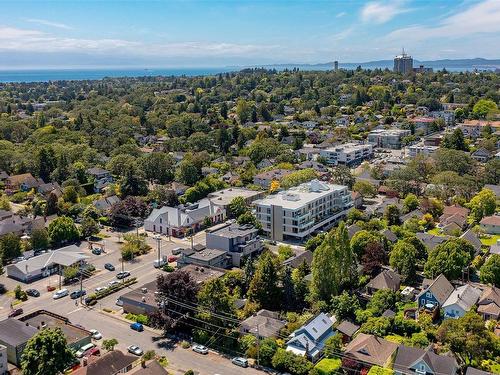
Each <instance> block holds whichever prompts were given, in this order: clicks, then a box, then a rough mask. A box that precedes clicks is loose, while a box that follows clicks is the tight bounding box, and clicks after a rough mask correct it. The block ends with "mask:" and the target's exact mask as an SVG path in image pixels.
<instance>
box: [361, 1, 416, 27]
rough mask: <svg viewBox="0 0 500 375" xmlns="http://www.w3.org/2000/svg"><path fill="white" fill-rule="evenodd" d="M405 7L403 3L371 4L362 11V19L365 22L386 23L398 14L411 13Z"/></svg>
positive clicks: (378, 2)
mask: <svg viewBox="0 0 500 375" xmlns="http://www.w3.org/2000/svg"><path fill="white" fill-rule="evenodd" d="M403 5H404V4H403V1H392V2H380V1H374V2H370V3H367V4H366V5H365V6H364V7H363V9H361V19H362V20H363V21H364V22H374V23H378V24H382V23H386V22H388V21H390V20H391V19H393V18H394V17H395V16H397V15H398V14H401V13H405V12H408V11H409V9H406V8H405V7H404V6H403Z"/></svg>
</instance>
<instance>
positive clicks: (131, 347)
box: [127, 345, 143, 355]
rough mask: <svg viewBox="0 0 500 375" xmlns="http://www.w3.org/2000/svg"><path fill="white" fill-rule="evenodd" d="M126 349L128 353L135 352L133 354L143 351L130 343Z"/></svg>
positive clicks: (140, 353) (139, 353)
mask: <svg viewBox="0 0 500 375" xmlns="http://www.w3.org/2000/svg"><path fill="white" fill-rule="evenodd" d="M127 350H128V352H129V353H132V354H135V355H142V353H143V351H142V349H141V348H139V347H138V346H137V345H130V346H129V347H127Z"/></svg>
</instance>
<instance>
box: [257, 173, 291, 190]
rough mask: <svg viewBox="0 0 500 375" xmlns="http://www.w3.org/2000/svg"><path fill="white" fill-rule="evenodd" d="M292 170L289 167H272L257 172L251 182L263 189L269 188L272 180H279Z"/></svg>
mask: <svg viewBox="0 0 500 375" xmlns="http://www.w3.org/2000/svg"><path fill="white" fill-rule="evenodd" d="M292 172H293V171H291V170H289V169H273V170H270V171H267V172H262V173H257V174H256V175H255V176H254V178H253V183H254V184H255V185H258V186H260V187H262V188H264V189H269V187H270V186H271V182H272V181H281V179H282V178H283V177H285V176H288V175H289V174H290V173H292Z"/></svg>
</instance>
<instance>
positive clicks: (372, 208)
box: [365, 197, 403, 216]
mask: <svg viewBox="0 0 500 375" xmlns="http://www.w3.org/2000/svg"><path fill="white" fill-rule="evenodd" d="M391 205H396V206H397V207H398V208H399V209H401V208H402V207H403V205H402V204H400V203H399V198H397V197H393V198H386V199H383V200H382V201H381V202H379V203H375V204H371V205H369V206H366V208H365V213H366V214H367V215H368V216H382V215H383V214H384V211H385V209H386V207H387V206H391Z"/></svg>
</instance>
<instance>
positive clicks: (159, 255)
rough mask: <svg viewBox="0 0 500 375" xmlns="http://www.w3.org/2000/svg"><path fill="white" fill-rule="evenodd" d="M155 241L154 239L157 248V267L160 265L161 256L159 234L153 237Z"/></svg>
mask: <svg viewBox="0 0 500 375" xmlns="http://www.w3.org/2000/svg"><path fill="white" fill-rule="evenodd" d="M155 239H156V244H157V246H158V266H159V265H160V259H161V254H160V251H161V236H160V235H159V234H157V235H156V236H155Z"/></svg>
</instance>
